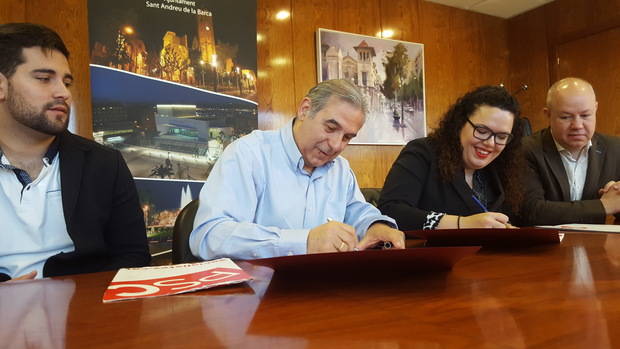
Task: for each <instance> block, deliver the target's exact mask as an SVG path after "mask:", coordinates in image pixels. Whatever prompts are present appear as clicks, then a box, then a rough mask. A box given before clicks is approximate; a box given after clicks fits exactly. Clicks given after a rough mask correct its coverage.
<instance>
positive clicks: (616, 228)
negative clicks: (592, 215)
mask: <svg viewBox="0 0 620 349" xmlns="http://www.w3.org/2000/svg"><path fill="white" fill-rule="evenodd" d="M536 227H537V228H546V229H558V230H574V231H593V232H599V233H619V234H620V225H614V224H581V223H571V224H560V225H538V226H536Z"/></svg>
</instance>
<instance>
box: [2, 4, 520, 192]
mask: <svg viewBox="0 0 620 349" xmlns="http://www.w3.org/2000/svg"><path fill="white" fill-rule="evenodd" d="M280 10H288V11H290V12H291V14H292V15H291V17H290V18H289V19H287V20H284V21H278V20H276V19H275V14H276V13H277V12H278V11H280ZM257 18H258V34H259V35H258V78H259V84H258V99H259V103H260V104H259V127H260V128H261V129H271V128H277V127H279V126H280V125H282V124H283V123H284V122H286V120H288V119H289V118H290V117H292V116H293V115H294V113H295V110H296V107H297V103H298V101H299V100H300V99H301V98H302V97H303V96H304V95H305V93H306V91H307V90H308V89H309V88H310V87H312V86H313V85H314V84H316V52H315V33H316V29H317V28H319V27H321V28H327V29H333V30H340V31H346V32H352V33H359V34H365V35H375V34H376V33H377V32H379V31H381V30H384V29H392V30H394V32H395V33H396V34H395V37H394V38H395V39H398V40H405V41H414V42H420V43H423V44H424V45H425V66H426V76H425V82H426V105H427V125H428V127H429V128H432V127H435V126H436V125H437V121H438V120H439V118H440V117H441V115H442V114H443V112H444V111H445V110H446V109H447V108H448V107H449V105H450V104H451V103H453V102H454V100H455V99H456V98H457V97H459V96H460V95H462V94H463V93H465V92H466V91H468V90H470V89H472V88H473V87H475V86H478V85H483V84H498V83H504V84H507V85H508V87H509V88H512V86H510V82H509V76H508V73H509V64H510V60H509V49H508V48H509V45H508V37H509V36H508V35H509V34H508V33H509V31H508V22H507V21H506V20H502V19H500V18H496V17H491V16H486V15H481V14H477V13H473V12H468V11H464V10H459V9H455V8H451V7H446V6H442V5H437V4H434V3H429V2H426V1H423V0H369V1H361V0H314V1H306V0H258V13H257ZM22 20H23V21H31V22H37V23H42V24H45V25H48V26H50V27H51V28H54V29H55V30H57V31H58V32H59V33H60V34H61V35H62V36H63V38H64V39H65V41H66V42H67V45H68V46H69V49H70V51H71V54H72V57H71V60H70V61H71V65H72V69H73V71H74V73H75V74H74V75H75V76H76V77H77V80H76V85H75V89H74V99H75V109H76V112H77V115H78V117H79V122H78V133H80V134H82V135H84V136H87V137H90V135H91V130H92V125H91V117H92V116H91V102H90V87H89V85H90V82H89V70H88V62H89V49H88V25H87V6H86V1H85V0H3V1H2V2H0V21H1V22H7V21H22ZM400 149H401V147H400V146H350V147H348V148H347V149H346V150H345V152H344V156H345V157H347V158H348V159H349V161H350V162H351V165H352V167H353V169H354V171H355V173H356V175H357V177H358V181H359V183H360V186H362V187H380V186H382V185H383V181H384V179H385V175H386V174H387V172H388V170H389V168H390V166H391V164H392V162H393V161H394V159H395V158H396V156H397V155H398V153H399V152H400Z"/></svg>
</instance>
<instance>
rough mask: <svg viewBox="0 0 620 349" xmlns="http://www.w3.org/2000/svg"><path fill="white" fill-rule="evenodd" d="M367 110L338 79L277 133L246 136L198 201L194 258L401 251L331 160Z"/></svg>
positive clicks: (390, 228) (398, 236) (399, 237)
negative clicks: (380, 247) (384, 246)
mask: <svg viewBox="0 0 620 349" xmlns="http://www.w3.org/2000/svg"><path fill="white" fill-rule="evenodd" d="M366 109H367V107H366V102H365V99H364V97H363V95H362V94H361V93H360V91H359V90H358V89H357V87H355V85H353V84H352V83H351V82H348V81H346V80H330V81H326V82H323V83H321V84H319V85H317V86H315V87H314V88H312V89H311V90H310V91H309V92H308V94H307V95H306V97H304V99H303V100H302V101H301V103H300V105H299V108H298V111H297V117H296V118H294V119H293V120H291V121H290V122H289V123H288V124H287V125H286V126H284V127H283V128H281V129H280V130H274V131H254V132H252V133H251V134H250V135H248V136H245V137H242V138H240V139H239V140H237V141H235V142H234V143H232V144H231V145H230V146H228V147H227V148H226V150H225V151H224V153H223V154H222V156H221V157H220V159H219V160H218V162H217V163H216V164H215V166H214V168H213V170H212V171H211V174H210V175H209V178H208V179H207V181H206V183H205V185H204V187H203V188H202V191H201V193H200V207H199V208H198V212H197V213H196V218H195V220H194V230H193V231H192V233H191V236H190V248H191V250H192V253H193V254H194V255H195V256H196V257H199V258H202V259H213V258H219V257H230V258H237V259H254V258H267V257H275V256H283V255H294V254H304V253H319V252H336V251H351V250H355V249H365V248H368V247H372V246H374V245H377V244H378V243H380V242H382V241H383V242H390V243H392V245H393V246H394V247H396V248H404V246H405V243H404V234H403V233H402V232H401V231H399V230H396V229H394V228H395V227H396V224H395V222H394V220H393V219H391V218H390V217H387V216H384V215H381V213H380V212H379V210H377V209H376V208H375V207H374V206H372V205H371V204H369V203H367V202H366V201H365V200H364V197H363V196H362V194H361V192H360V190H359V187H358V185H357V181H356V179H355V176H354V174H353V172H352V171H351V168H350V167H349V163H348V162H347V160H345V159H344V158H342V157H340V156H338V155H339V154H340V153H341V152H342V150H343V149H344V148H345V147H346V146H347V145H348V143H349V141H350V140H351V139H352V138H353V137H355V136H356V134H357V132H358V131H359V129H360V128H361V127H362V125H363V124H364V120H365V113H366Z"/></svg>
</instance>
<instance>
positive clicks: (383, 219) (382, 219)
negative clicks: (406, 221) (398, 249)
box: [357, 215, 398, 240]
mask: <svg viewBox="0 0 620 349" xmlns="http://www.w3.org/2000/svg"><path fill="white" fill-rule="evenodd" d="M375 223H383V224H386V225H389V226H390V227H392V228H394V229H398V225H397V224H396V221H395V220H394V219H392V218H391V217H388V216H384V215H380V216H375V217H372V218H367V219H365V220H364V221H362V223H361V224H360V225H359V226H358V230H357V237H358V239H360V240H361V239H363V238H364V236H366V232H367V231H368V228H370V226H371V225H373V224H375Z"/></svg>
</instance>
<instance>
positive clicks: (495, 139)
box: [379, 86, 525, 230]
mask: <svg viewBox="0 0 620 349" xmlns="http://www.w3.org/2000/svg"><path fill="white" fill-rule="evenodd" d="M519 114H520V110H519V104H518V102H517V100H516V99H515V98H514V97H512V96H511V95H510V94H509V93H508V92H507V91H506V90H505V89H504V88H502V87H497V86H483V87H479V88H477V89H475V90H473V91H471V92H469V93H467V94H465V95H464V96H463V97H461V98H459V99H458V100H457V101H456V103H455V104H454V105H452V106H451V107H450V109H449V110H448V112H447V113H446V114H445V115H444V116H443V118H442V120H441V121H440V123H439V128H437V129H436V130H434V132H432V133H431V134H430V135H429V136H428V137H426V138H419V139H415V140H413V141H411V142H409V143H408V144H407V145H406V146H405V148H404V149H403V150H402V152H401V153H400V155H399V156H398V158H397V159H396V161H395V162H394V164H393V165H392V169H391V170H390V172H389V173H388V176H387V178H386V180H385V185H384V187H383V191H382V192H381V198H380V199H379V208H380V209H381V211H382V212H383V213H384V214H386V215H388V216H390V217H392V218H394V219H396V221H397V223H398V228H399V229H401V230H415V229H454V228H509V227H512V226H511V225H510V223H509V220H510V218H513V217H512V216H513V214H514V213H517V212H518V208H519V205H520V202H521V199H522V191H521V173H522V172H523V171H524V166H525V163H524V161H523V158H522V156H521V152H520V148H521V138H522V128H521V119H520V117H519Z"/></svg>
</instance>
